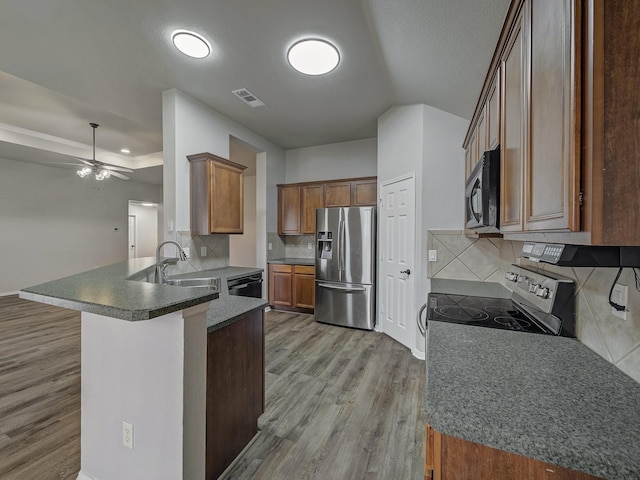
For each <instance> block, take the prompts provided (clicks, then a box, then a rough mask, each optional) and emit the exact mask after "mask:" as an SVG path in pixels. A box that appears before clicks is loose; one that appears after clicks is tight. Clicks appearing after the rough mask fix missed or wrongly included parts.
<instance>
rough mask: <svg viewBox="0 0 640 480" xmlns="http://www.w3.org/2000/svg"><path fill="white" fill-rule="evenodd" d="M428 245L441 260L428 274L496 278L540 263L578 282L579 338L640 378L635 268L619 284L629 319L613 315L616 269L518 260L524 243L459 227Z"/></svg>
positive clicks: (437, 234) (438, 233)
mask: <svg viewBox="0 0 640 480" xmlns="http://www.w3.org/2000/svg"><path fill="white" fill-rule="evenodd" d="M427 249H428V250H436V251H437V261H436V262H428V264H427V265H428V267H427V274H428V276H429V278H450V279H456V280H476V281H478V280H479V281H487V282H498V283H502V284H503V285H504V283H505V280H504V273H505V272H506V271H507V270H509V266H510V265H511V264H514V263H515V264H521V265H524V266H526V265H530V266H536V267H538V268H540V267H542V268H543V269H544V270H548V271H551V272H555V273H558V274H560V275H564V276H565V277H570V278H572V279H574V281H575V282H576V288H577V293H576V296H577V301H576V314H577V317H576V323H577V336H578V339H579V340H580V341H581V342H582V343H584V344H585V345H586V346H587V347H589V348H591V349H592V350H593V351H595V352H596V353H598V355H600V356H601V357H603V358H605V359H606V360H607V361H609V362H611V363H613V364H614V365H616V366H617V367H618V368H619V369H620V370H622V371H623V372H625V373H626V374H627V375H629V376H630V377H632V378H633V379H634V380H636V381H637V382H640V292H638V291H637V290H636V286H635V278H634V274H633V270H632V269H629V268H626V269H624V270H623V272H622V275H621V276H620V279H619V280H618V283H620V284H623V285H627V286H628V287H629V288H628V304H627V310H628V312H627V318H626V320H623V319H621V318H618V317H616V316H614V315H612V313H611V306H610V305H609V303H608V297H609V289H610V288H611V284H612V283H613V281H614V279H615V276H616V273H617V271H618V270H617V269H616V268H586V267H580V268H578V267H573V268H572V267H556V266H554V265H549V264H542V263H541V264H533V263H531V262H529V261H528V260H526V259H524V258H520V252H521V250H522V242H512V241H507V240H503V239H501V238H480V239H474V238H468V237H466V236H465V235H464V233H463V232H462V231H458V230H434V231H429V232H428V234H427Z"/></svg>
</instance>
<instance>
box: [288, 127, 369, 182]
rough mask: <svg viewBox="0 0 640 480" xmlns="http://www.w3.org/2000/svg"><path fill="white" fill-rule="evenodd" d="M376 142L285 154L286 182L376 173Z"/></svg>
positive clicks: (302, 150)
mask: <svg viewBox="0 0 640 480" xmlns="http://www.w3.org/2000/svg"><path fill="white" fill-rule="evenodd" d="M377 148H378V145H377V140H376V139H375V138H368V139H365V140H355V141H352V142H342V143H332V144H329V145H319V146H314V147H308V148H297V149H294V150H287V151H286V157H285V158H286V166H285V177H286V178H285V181H286V183H296V182H311V181H315V180H333V179H336V178H353V177H369V176H375V175H376V174H377V163H378V156H377Z"/></svg>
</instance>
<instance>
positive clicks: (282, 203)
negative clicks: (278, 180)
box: [278, 185, 301, 235]
mask: <svg viewBox="0 0 640 480" xmlns="http://www.w3.org/2000/svg"><path fill="white" fill-rule="evenodd" d="M300 218H301V216H300V187H299V186H297V185H296V186H290V187H288V186H279V187H278V233H279V234H280V235H296V234H298V235H299V234H300V232H301V228H300V227H301V226H300Z"/></svg>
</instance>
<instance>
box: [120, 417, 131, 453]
mask: <svg viewBox="0 0 640 480" xmlns="http://www.w3.org/2000/svg"><path fill="white" fill-rule="evenodd" d="M122 444H123V445H124V446H125V447H127V448H130V449H132V450H133V425H131V424H130V423H128V422H125V421H123V422H122Z"/></svg>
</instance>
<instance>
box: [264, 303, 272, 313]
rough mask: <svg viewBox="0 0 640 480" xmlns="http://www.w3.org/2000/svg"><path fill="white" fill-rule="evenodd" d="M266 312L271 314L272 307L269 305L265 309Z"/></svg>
mask: <svg viewBox="0 0 640 480" xmlns="http://www.w3.org/2000/svg"><path fill="white" fill-rule="evenodd" d="M264 311H265V313H266V312H270V311H271V307H270V306H269V305H267V306H266V307H264Z"/></svg>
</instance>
